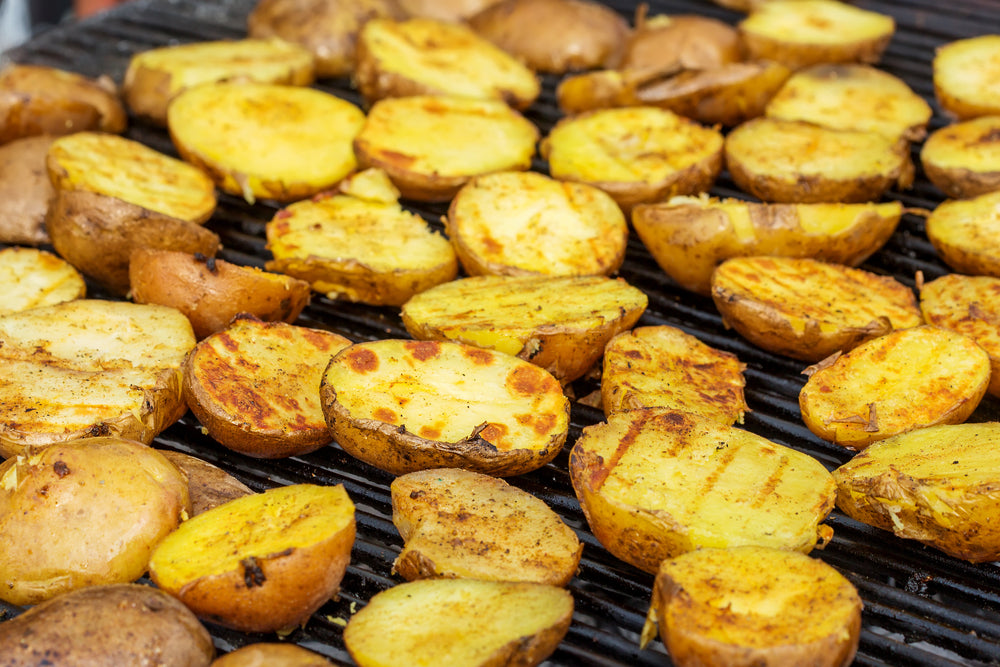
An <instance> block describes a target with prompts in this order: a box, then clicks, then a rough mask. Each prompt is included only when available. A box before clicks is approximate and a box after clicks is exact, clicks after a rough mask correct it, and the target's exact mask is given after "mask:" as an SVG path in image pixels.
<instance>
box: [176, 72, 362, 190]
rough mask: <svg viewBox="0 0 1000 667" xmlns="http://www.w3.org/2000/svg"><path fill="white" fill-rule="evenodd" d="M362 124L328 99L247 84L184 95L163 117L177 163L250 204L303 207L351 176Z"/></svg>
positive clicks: (355, 113) (351, 110)
mask: <svg viewBox="0 0 1000 667" xmlns="http://www.w3.org/2000/svg"><path fill="white" fill-rule="evenodd" d="M364 121H365V115H364V113H362V111H361V109H359V108H357V107H356V106H354V105H353V104H351V103H350V102H346V101H344V100H342V99H340V98H338V97H334V96H333V95H331V94H329V93H324V92H323V91H320V90H317V89H314V88H306V87H302V86H282V85H277V84H267V83H251V82H247V83H238V82H237V83H225V82H219V83H206V84H204V85H201V86H196V87H194V88H189V89H188V90H185V91H184V92H182V93H180V94H179V95H177V96H176V97H175V98H174V100H173V102H171V103H170V108H169V109H168V111H167V127H168V128H169V130H170V138H171V139H172V140H173V142H174V146H176V148H177V152H178V153H180V154H181V157H183V158H184V159H185V160H187V161H188V162H190V163H192V164H194V165H195V166H197V167H199V168H201V169H203V170H204V171H205V172H207V173H208V174H209V175H211V177H212V179H213V180H214V181H215V184H216V185H217V186H218V187H219V189H221V190H223V191H224V192H228V193H230V194H234V195H240V196H242V197H243V198H244V199H246V201H247V202H249V203H251V204H252V203H253V202H254V201H255V200H256V199H257V198H265V199H276V200H278V201H295V200H296V199H305V198H306V197H310V196H312V195H314V194H316V193H318V192H321V191H323V190H326V189H327V188H329V187H331V186H333V185H334V184H336V183H337V181H339V180H340V179H342V178H343V177H344V176H347V175H348V174H349V173H351V172H352V171H354V169H355V168H356V167H357V162H356V161H355V158H354V151H353V150H352V148H351V142H352V141H353V140H354V137H355V136H356V135H357V134H358V131H360V130H361V126H362V124H363V123H364Z"/></svg>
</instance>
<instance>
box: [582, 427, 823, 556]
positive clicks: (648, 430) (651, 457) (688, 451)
mask: <svg viewBox="0 0 1000 667" xmlns="http://www.w3.org/2000/svg"><path fill="white" fill-rule="evenodd" d="M569 472H570V479H571V480H572V482H573V488H574V490H575V491H576V495H577V497H578V498H579V499H580V505H581V507H582V508H583V513H584V515H585V516H586V517H587V523H588V524H590V528H591V531H592V532H593V533H594V536H595V537H597V539H598V540H600V542H601V544H603V545H604V547H605V548H606V549H607V550H608V551H609V552H611V553H612V554H614V555H615V556H617V557H618V558H621V559H622V560H624V561H626V562H628V563H631V564H632V565H635V566H636V567H638V568H639V569H641V570H645V571H646V572H650V573H655V572H656V571H657V570H658V569H659V567H660V562H661V561H663V559H665V558H673V557H675V556H679V555H680V554H682V553H686V552H688V551H694V550H696V549H702V548H706V547H714V548H723V547H734V546H744V545H755V546H768V547H776V548H780V549H789V550H794V551H801V552H804V553H808V552H809V551H811V550H812V549H813V548H814V547H815V546H816V545H817V542H819V543H821V545H822V544H825V543H826V542H827V541H828V540H829V538H830V537H831V536H832V534H833V531H832V529H830V528H829V527H828V526H821V525H819V524H820V522H821V521H823V519H825V518H826V516H827V514H829V513H830V510H831V509H833V503H834V497H835V495H836V487H835V485H834V482H833V478H832V477H831V476H830V473H829V472H827V470H826V468H824V467H823V465H822V464H821V463H820V462H819V461H817V460H816V459H814V458H812V457H811V456H809V455H807V454H803V453H801V452H798V451H796V450H794V449H789V448H787V447H783V446H781V445H778V444H775V443H773V442H771V441H769V440H767V439H766V438H762V437H761V436H759V435H756V434H754V433H750V432H749V431H743V430H740V429H737V428H733V427H732V426H727V425H724V424H719V423H717V422H714V421H712V420H709V419H706V418H704V417H699V416H697V415H693V414H690V413H687V412H677V411H673V410H664V409H659V408H645V409H639V410H628V411H626V412H619V413H616V414H612V415H611V416H610V417H608V421H607V422H606V423H600V424H594V425H592V426H588V427H586V428H584V429H583V434H582V435H581V436H580V438H579V439H578V440H577V441H576V444H575V445H573V450H572V452H571V453H570V461H569Z"/></svg>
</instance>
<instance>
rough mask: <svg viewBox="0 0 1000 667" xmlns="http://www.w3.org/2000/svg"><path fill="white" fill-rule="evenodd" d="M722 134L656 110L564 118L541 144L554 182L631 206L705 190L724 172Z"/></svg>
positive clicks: (626, 208)
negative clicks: (598, 192) (583, 185)
mask: <svg viewBox="0 0 1000 667" xmlns="http://www.w3.org/2000/svg"><path fill="white" fill-rule="evenodd" d="M722 145H723V138H722V134H721V133H720V132H719V131H718V130H715V129H711V128H707V127H703V126H701V125H699V124H698V123H695V122H693V121H690V120H688V119H686V118H683V117H681V116H678V115H677V114H675V113H673V112H670V111H666V110H664V109H657V108H654V107H630V108H624V109H606V110H601V111H589V112H587V113H583V114H580V115H578V116H574V117H571V118H563V119H562V120H560V121H559V122H558V123H556V125H555V127H553V128H552V131H551V132H549V135H548V136H547V137H545V139H544V140H543V141H542V144H541V153H542V156H543V157H544V158H546V159H547V160H548V161H549V172H550V173H551V174H552V177H553V178H557V179H559V180H566V181H576V182H579V183H587V184H589V185H593V186H594V187H597V188H600V189H601V190H604V191H605V192H607V193H608V194H609V195H611V197H612V198H613V199H614V200H615V201H616V202H618V205H619V206H621V207H622V210H624V211H625V212H626V213H628V212H629V211H630V210H631V209H632V207H633V206H635V205H636V204H641V203H644V202H651V201H658V200H662V199H666V198H668V197H672V196H674V195H686V194H697V193H699V192H704V191H706V190H708V188H709V187H711V185H712V184H713V183H714V182H715V178H716V176H718V175H719V171H720V169H721V168H722Z"/></svg>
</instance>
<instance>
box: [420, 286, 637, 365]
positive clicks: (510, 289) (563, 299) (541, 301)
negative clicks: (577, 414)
mask: <svg viewBox="0 0 1000 667" xmlns="http://www.w3.org/2000/svg"><path fill="white" fill-rule="evenodd" d="M647 303H648V299H647V298H646V295H645V294H644V293H643V292H642V291H641V290H639V289H636V288H635V287H632V286H631V285H629V284H628V283H626V282H625V281H624V280H622V279H611V278H604V277H596V276H594V277H545V276H520V277H510V276H478V277H475V278H464V279H462V280H456V281H452V282H450V283H445V284H443V285H439V286H437V287H435V288H432V289H430V290H428V291H426V292H423V293H422V294H418V295H417V296H415V297H413V298H412V299H410V300H409V301H407V302H406V304H405V305H404V306H403V309H402V318H403V325H404V326H405V327H406V330H407V331H408V332H409V333H410V335H411V336H413V337H414V338H417V339H420V340H453V341H457V342H460V343H466V344H469V345H475V346H476V347H484V348H487V349H490V350H498V351H500V352H504V353H506V354H513V355H515V356H517V357H520V358H521V359H524V360H526V361H530V362H531V363H533V364H535V365H536V366H541V367H542V368H544V369H545V370H547V371H548V372H550V373H552V375H553V376H554V377H555V378H556V379H557V380H559V381H561V382H563V383H564V384H565V383H567V382H571V381H573V380H575V379H577V378H579V377H580V376H582V375H583V374H584V373H586V372H587V371H588V370H589V369H590V367H591V366H593V365H594V364H595V363H596V362H597V360H598V359H600V357H601V354H602V353H603V351H604V346H605V344H606V343H607V342H608V341H609V340H610V339H611V337H612V336H614V335H615V334H617V333H618V332H620V331H624V330H626V329H628V328H630V327H632V326H633V325H634V324H635V323H636V322H637V321H638V320H639V317H640V316H642V313H643V311H645V309H646V304H647Z"/></svg>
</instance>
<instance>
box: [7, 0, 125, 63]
mask: <svg viewBox="0 0 1000 667" xmlns="http://www.w3.org/2000/svg"><path fill="white" fill-rule="evenodd" d="M124 1H126V0H0V54H2V53H3V52H4V51H6V50H7V49H12V48H14V47H15V46H17V45H18V44H21V43H22V42H24V41H26V40H28V39H30V38H31V37H32V36H33V35H37V34H39V33H40V32H43V31H45V30H47V29H49V28H51V27H53V26H55V25H59V24H60V23H63V22H65V21H75V20H79V19H82V18H86V17H87V16H91V15H92V14H96V13H98V12H102V11H104V10H105V9H108V8H109V7H112V6H114V5H116V4H120V3H121V2H124Z"/></svg>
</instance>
